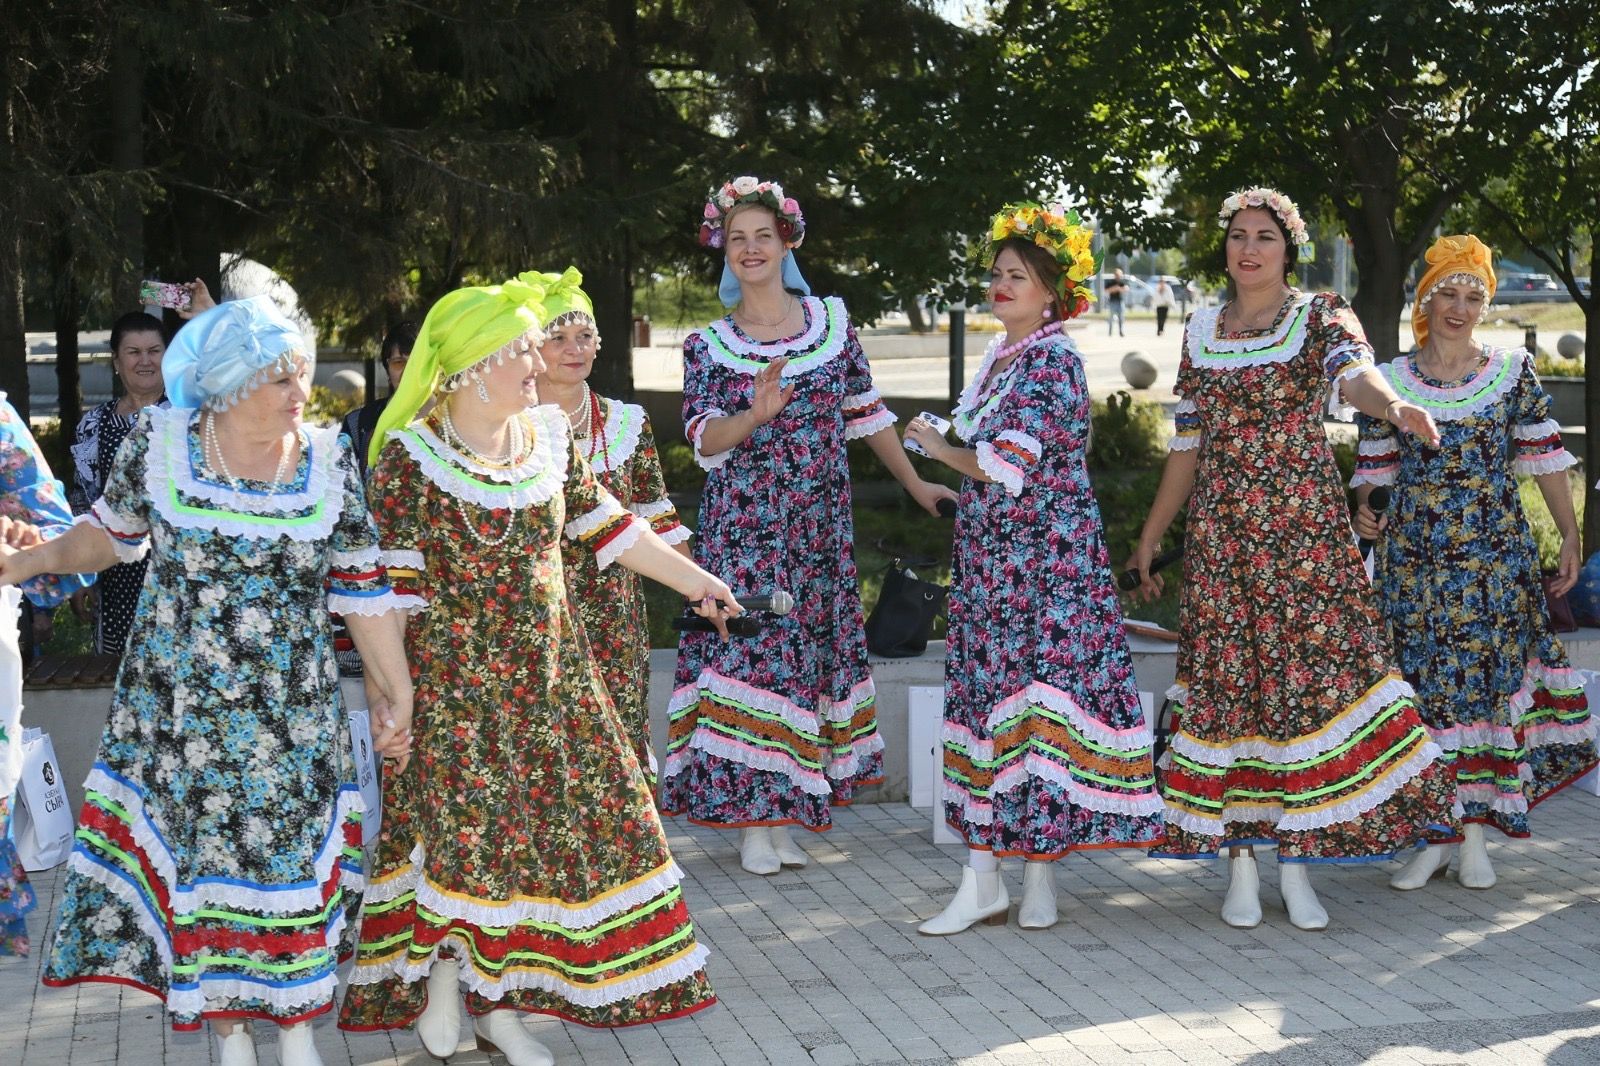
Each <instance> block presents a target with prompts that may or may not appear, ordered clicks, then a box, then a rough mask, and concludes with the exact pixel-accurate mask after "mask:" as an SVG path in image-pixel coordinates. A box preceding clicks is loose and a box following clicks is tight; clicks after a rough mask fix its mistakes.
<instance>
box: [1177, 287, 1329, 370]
mask: <svg viewBox="0 0 1600 1066" xmlns="http://www.w3.org/2000/svg"><path fill="white" fill-rule="evenodd" d="M1311 300H1312V295H1311V294H1310V293H1304V292H1297V293H1295V294H1294V296H1293V298H1292V301H1291V302H1290V306H1289V309H1288V310H1287V311H1285V312H1284V314H1283V316H1282V317H1281V318H1280V319H1279V320H1278V322H1276V323H1275V324H1274V326H1273V328H1272V329H1271V330H1269V331H1267V332H1265V333H1258V334H1252V335H1251V336H1248V337H1219V336H1218V335H1217V326H1218V324H1219V319H1220V318H1221V315H1222V310H1223V309H1222V308H1221V307H1203V308H1201V309H1200V310H1198V311H1196V312H1195V313H1194V314H1193V315H1191V316H1189V325H1188V326H1187V327H1186V328H1185V334H1186V336H1185V339H1186V340H1187V341H1188V342H1189V363H1190V365H1191V366H1195V367H1198V368H1200V369H1203V370H1237V369H1238V368H1240V367H1246V366H1267V365H1269V364H1271V363H1287V362H1288V361H1289V360H1291V359H1293V358H1294V357H1295V356H1297V355H1299V354H1300V349H1301V348H1303V347H1304V346H1305V342H1306V327H1307V324H1308V322H1309V320H1310V318H1311Z"/></svg>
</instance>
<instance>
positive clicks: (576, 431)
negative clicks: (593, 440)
mask: <svg viewBox="0 0 1600 1066" xmlns="http://www.w3.org/2000/svg"><path fill="white" fill-rule="evenodd" d="M590 404H591V399H590V392H589V383H588V382H587V381H585V382H584V383H583V398H582V399H581V400H579V401H578V406H577V407H576V408H575V409H573V410H571V411H569V410H567V409H566V408H564V407H563V408H562V409H561V413H562V414H564V415H566V416H567V424H568V425H569V426H571V427H572V435H573V436H575V437H587V436H588V435H589V433H590V431H591V430H592V429H593V427H592V426H591V425H590V423H591V422H592V421H593V419H592V418H591V415H592V413H593V412H592V411H591V410H590ZM580 415H581V416H582V418H583V425H582V426H581V427H580V426H579V425H578V421H577V420H578V418H579V416H580Z"/></svg>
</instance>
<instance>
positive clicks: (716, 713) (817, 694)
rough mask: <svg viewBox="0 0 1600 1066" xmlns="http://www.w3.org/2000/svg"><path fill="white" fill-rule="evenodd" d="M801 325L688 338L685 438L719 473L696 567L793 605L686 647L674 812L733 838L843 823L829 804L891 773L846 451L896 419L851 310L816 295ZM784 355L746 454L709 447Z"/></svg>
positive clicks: (673, 771) (707, 503)
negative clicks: (774, 408)
mask: <svg viewBox="0 0 1600 1066" xmlns="http://www.w3.org/2000/svg"><path fill="white" fill-rule="evenodd" d="M803 305H804V308H803V309H804V313H805V327H804V329H802V330H801V332H800V333H798V334H796V335H795V336H793V337H789V338H787V339H784V340H779V341H773V342H771V343H760V342H757V341H754V340H751V339H750V338H749V337H748V336H746V335H745V334H744V333H743V332H742V331H741V330H740V329H739V327H738V326H736V325H735V324H734V322H733V318H732V317H731V316H729V317H727V318H723V319H719V320H718V321H716V322H714V323H712V324H711V325H710V326H709V327H707V328H706V329H703V330H700V331H697V332H695V333H691V334H690V335H689V338H688V339H687V340H686V341H685V342H684V346H683V350H684V386H683V417H684V428H685V431H686V433H687V435H688V437H689V439H690V441H691V442H692V443H693V444H694V449H695V459H696V461H697V462H699V464H700V465H701V466H702V467H704V468H705V469H706V470H708V471H710V474H709V476H708V477H707V478H706V486H705V491H704V493H703V494H702V496H701V505H700V521H699V536H698V538H697V540H696V545H697V550H696V553H695V557H696V559H698V560H699V562H700V564H701V565H702V566H704V567H706V569H708V570H710V571H711V572H712V573H715V574H719V575H721V577H722V578H723V579H724V580H725V581H727V582H728V583H729V584H730V586H731V587H732V589H733V591H734V592H735V593H764V592H769V591H771V590H773V589H781V590H783V591H785V592H788V593H789V594H790V595H792V596H793V597H794V602H795V606H794V610H793V611H792V612H791V613H790V614H788V615H786V616H784V617H781V618H771V617H769V618H768V619H767V620H766V624H765V626H764V627H763V629H762V630H761V633H760V635H759V636H755V637H735V638H733V639H732V640H729V641H723V640H722V639H721V638H719V637H718V636H717V635H716V634H714V633H686V634H684V637H683V640H682V641H681V642H680V643H679V645H678V666H677V673H676V676H675V678H674V684H675V687H674V690H673V693H672V699H671V701H670V702H669V704H668V713H669V715H670V718H671V729H670V740H669V742H668V747H667V765H666V773H665V774H664V777H665V785H664V787H663V790H662V792H663V798H662V809H663V810H665V811H667V812H668V813H671V814H687V815H688V817H689V818H690V820H691V821H695V822H700V823H703V824H706V825H717V826H724V827H729V828H733V827H741V826H758V825H801V826H804V827H806V828H807V829H814V830H822V829H827V828H828V827H829V826H831V825H832V824H833V818H832V814H831V812H830V807H831V805H832V804H845V803H848V802H850V800H851V799H852V798H853V797H854V795H855V792H856V790H857V789H858V788H860V787H861V786H863V785H867V784H872V783H875V782H877V781H879V780H881V779H882V777H883V738H882V737H881V736H880V735H879V734H878V715H877V694H876V691H875V690H874V688H873V685H872V675H871V673H870V671H869V670H868V666H867V640H866V629H865V625H864V622H863V619H862V614H861V595H860V590H859V588H858V586H857V582H856V563H855V554H854V548H853V544H854V524H853V522H852V519H851V513H850V468H849V464H848V462H847V460H846V457H845V442H846V441H847V440H851V439H854V438H856V437H863V436H866V435H868V434H871V433H875V432H877V431H878V430H881V429H884V428H886V427H888V426H890V425H893V424H894V415H893V414H892V413H891V412H890V411H889V410H888V408H887V407H885V406H884V404H883V401H882V400H881V399H880V398H879V396H878V391H877V390H876V389H875V388H873V387H872V374H871V371H870V370H869V369H868V367H867V357H866V353H865V352H863V351H862V350H861V344H860V341H859V340H857V338H856V335H855V330H854V329H853V328H852V327H851V325H850V320H849V316H848V314H847V313H846V311H845V307H844V303H843V302H842V301H840V300H838V299H836V298H832V297H829V298H828V299H825V300H819V299H815V298H813V297H806V298H805V299H804V301H803ZM780 357H787V358H788V360H789V362H788V364H787V365H786V366H785V367H784V368H783V383H784V384H785V385H793V386H794V394H793V396H792V397H791V398H790V400H789V402H788V404H787V405H786V406H785V407H784V409H783V411H782V412H780V413H779V415H778V416H777V417H776V418H774V419H772V421H770V422H768V423H767V424H766V425H764V426H762V427H760V428H759V429H757V430H756V431H755V432H754V433H752V434H751V435H750V437H749V438H748V439H746V440H745V441H743V442H742V443H740V444H739V445H738V446H736V447H734V448H732V449H730V450H728V451H725V452H718V453H715V454H709V455H708V454H706V453H705V452H704V450H703V449H702V448H701V447H700V436H701V433H702V432H703V430H704V428H705V423H706V420H707V419H710V418H717V417H721V416H723V415H732V414H737V413H739V412H740V411H743V410H746V409H748V408H749V406H750V403H751V400H752V397H753V395H754V389H755V382H754V375H755V374H756V373H757V372H758V371H759V370H760V369H761V368H762V367H764V366H766V365H767V364H768V363H769V362H771V361H772V360H774V359H778V358H780Z"/></svg>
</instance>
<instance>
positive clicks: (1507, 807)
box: [1456, 781, 1528, 814]
mask: <svg viewBox="0 0 1600 1066" xmlns="http://www.w3.org/2000/svg"><path fill="white" fill-rule="evenodd" d="M1456 798H1457V799H1458V800H1460V802H1461V803H1462V804H1463V805H1465V804H1468V803H1478V804H1482V805H1483V806H1484V807H1486V808H1488V809H1489V810H1491V811H1495V812H1497V813H1499V814H1527V813H1528V797H1527V795H1526V794H1525V793H1523V792H1521V791H1517V792H1512V793H1508V792H1501V791H1500V789H1499V787H1498V786H1497V785H1492V784H1486V783H1484V782H1481V781H1462V782H1460V783H1458V784H1457V785H1456Z"/></svg>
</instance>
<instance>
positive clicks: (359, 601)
mask: <svg viewBox="0 0 1600 1066" xmlns="http://www.w3.org/2000/svg"><path fill="white" fill-rule="evenodd" d="M401 598H402V597H400V596H398V595H396V594H395V593H393V592H389V591H385V592H384V594H383V595H381V596H349V595H346V594H345V593H342V592H329V593H328V612H329V613H330V614H342V615H352V614H358V615H362V616H364V617H368V618H376V617H378V616H379V615H385V614H389V613H391V612H393V611H398V610H403V608H402V607H401V606H400V604H399V602H398V601H399V600H400V599H401Z"/></svg>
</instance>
